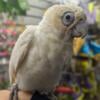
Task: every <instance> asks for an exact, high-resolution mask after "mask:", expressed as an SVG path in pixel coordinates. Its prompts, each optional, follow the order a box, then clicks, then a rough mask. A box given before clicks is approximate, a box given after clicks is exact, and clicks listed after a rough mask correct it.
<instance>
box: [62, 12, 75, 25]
mask: <svg viewBox="0 0 100 100" xmlns="http://www.w3.org/2000/svg"><path fill="white" fill-rule="evenodd" d="M74 19H75V18H74V14H73V13H71V12H66V13H64V15H63V17H62V22H63V24H64V25H65V26H69V25H70V24H71V23H72V22H73V21H74Z"/></svg>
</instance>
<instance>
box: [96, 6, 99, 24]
mask: <svg viewBox="0 0 100 100" xmlns="http://www.w3.org/2000/svg"><path fill="white" fill-rule="evenodd" d="M96 22H97V23H99V24H100V5H99V6H98V7H96Z"/></svg>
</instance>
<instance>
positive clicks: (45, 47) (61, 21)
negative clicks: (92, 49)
mask: <svg viewBox="0 0 100 100" xmlns="http://www.w3.org/2000/svg"><path fill="white" fill-rule="evenodd" d="M82 21H85V14H84V12H83V10H82V9H81V8H80V7H78V6H75V5H73V4H66V5H54V6H52V7H50V8H49V9H48V10H47V11H46V13H45V15H44V17H43V19H42V21H41V22H40V23H39V25H37V26H29V27H27V28H26V30H25V31H24V32H23V33H22V34H21V35H20V36H19V38H18V40H17V42H16V44H15V47H14V49H13V51H12V55H11V59H10V64H9V75H10V82H11V83H12V84H13V83H17V84H18V87H19V89H21V90H24V91H35V90H37V91H43V92H50V91H52V90H53V89H54V87H55V86H56V85H57V83H58V81H59V79H60V76H61V72H62V69H63V64H64V63H65V61H67V62H68V63H69V61H70V59H71V56H72V40H73V37H77V36H82V35H84V34H83V33H81V31H82V30H81V29H80V30H79V28H78V27H77V26H80V24H81V23H82ZM65 59H66V60H65Z"/></svg>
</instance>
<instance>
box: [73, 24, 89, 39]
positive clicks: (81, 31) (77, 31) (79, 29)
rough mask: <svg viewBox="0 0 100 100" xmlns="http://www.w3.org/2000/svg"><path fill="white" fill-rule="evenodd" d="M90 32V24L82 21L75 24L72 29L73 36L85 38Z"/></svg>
mask: <svg viewBox="0 0 100 100" xmlns="http://www.w3.org/2000/svg"><path fill="white" fill-rule="evenodd" d="M87 33H88V26H87V24H86V22H81V23H78V24H76V25H75V27H74V28H73V29H72V33H71V35H72V37H82V38H84V37H85V36H86V35H87Z"/></svg>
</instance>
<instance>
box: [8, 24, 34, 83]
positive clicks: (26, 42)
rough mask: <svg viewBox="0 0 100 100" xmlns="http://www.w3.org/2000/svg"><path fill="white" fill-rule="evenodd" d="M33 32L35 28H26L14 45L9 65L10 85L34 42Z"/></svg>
mask: <svg viewBox="0 0 100 100" xmlns="http://www.w3.org/2000/svg"><path fill="white" fill-rule="evenodd" d="M35 30H36V26H27V27H26V30H25V31H24V32H23V33H22V34H21V35H20V36H19V38H18V40H17V42H16V44H15V47H14V49H13V51H12V55H11V58H10V63H9V77H10V82H11V83H14V82H15V78H16V73H17V71H18V69H19V68H20V67H21V64H22V63H23V62H24V60H25V58H26V56H27V54H28V51H29V48H30V47H31V42H32V41H33V40H34V33H35ZM32 43H33V42H32Z"/></svg>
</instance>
